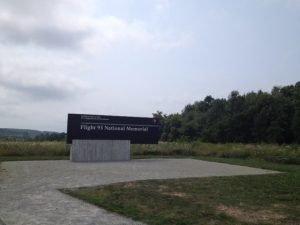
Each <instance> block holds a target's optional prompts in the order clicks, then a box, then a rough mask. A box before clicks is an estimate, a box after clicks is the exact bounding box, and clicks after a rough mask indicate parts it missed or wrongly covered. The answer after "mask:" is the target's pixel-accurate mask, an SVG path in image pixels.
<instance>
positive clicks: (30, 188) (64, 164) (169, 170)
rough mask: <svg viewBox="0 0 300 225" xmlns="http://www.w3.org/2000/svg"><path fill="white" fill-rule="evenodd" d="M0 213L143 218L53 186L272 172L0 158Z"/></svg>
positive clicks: (45, 222)
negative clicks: (97, 204) (5, 159)
mask: <svg viewBox="0 0 300 225" xmlns="http://www.w3.org/2000/svg"><path fill="white" fill-rule="evenodd" d="M1 166H2V169H4V170H5V172H4V173H2V174H0V176H1V177H0V178H1V179H0V218H1V219H2V220H3V222H4V223H5V224H6V225H49V224H51V225H98V224H99V225H100V224H101V225H134V224H142V223H139V222H135V221H132V220H130V219H128V218H124V217H122V216H120V215H116V214H113V213H110V212H107V211H106V210H104V209H100V208H97V207H95V206H93V205H90V204H88V203H85V202H82V201H80V200H78V199H75V198H72V197H70V196H68V195H65V194H62V193H61V192H59V191H58V190H57V189H59V188H71V187H81V186H94V185H101V184H110V183H116V182H121V181H133V180H145V179H167V178H183V177H207V176H232V175H250V174H265V173H274V172H272V171H268V170H262V169H255V168H250V167H243V166H233V165H228V164H223V163H213V162H206V161H201V160H193V159H145V160H132V161H128V162H104V163H72V162H70V161H26V162H3V163H2V164H1Z"/></svg>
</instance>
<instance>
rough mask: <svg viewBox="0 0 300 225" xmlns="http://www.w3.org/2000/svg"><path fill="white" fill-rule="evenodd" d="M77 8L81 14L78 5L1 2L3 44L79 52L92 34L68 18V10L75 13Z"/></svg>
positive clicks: (33, 0) (35, 0) (0, 36)
mask: <svg viewBox="0 0 300 225" xmlns="http://www.w3.org/2000/svg"><path fill="white" fill-rule="evenodd" d="M75 6H76V7H77V10H82V9H80V7H79V6H80V4H79V3H78V2H77V1H68V0H61V1H58V0H54V1H39V0H26V1H16V0H10V1H3V0H0V30H1V32H0V41H1V42H2V43H6V44H21V45H24V44H33V45H38V46H43V47H47V48H69V49H76V48H78V47H80V43H81V42H82V40H84V39H85V38H86V37H87V36H89V35H90V32H91V30H89V29H88V28H87V27H84V26H82V27H80V28H78V27H77V24H76V21H74V20H75V19H76V17H75V18H73V17H72V16H71V17H70V16H68V15H67V16H65V14H68V13H67V12H68V11H67V9H69V10H76V7H75ZM74 7H75V8H74ZM60 11H65V12H66V13H65V14H63V13H59V12H60Z"/></svg>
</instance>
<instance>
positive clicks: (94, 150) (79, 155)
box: [70, 140, 130, 162]
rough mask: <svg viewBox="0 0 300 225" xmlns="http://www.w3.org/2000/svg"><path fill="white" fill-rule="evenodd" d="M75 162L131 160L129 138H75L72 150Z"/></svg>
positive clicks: (71, 153) (72, 159)
mask: <svg viewBox="0 0 300 225" xmlns="http://www.w3.org/2000/svg"><path fill="white" fill-rule="evenodd" d="M70 160H71V161H73V162H102V161H124V160H130V141H129V140H73V141H72V146H71V150H70Z"/></svg>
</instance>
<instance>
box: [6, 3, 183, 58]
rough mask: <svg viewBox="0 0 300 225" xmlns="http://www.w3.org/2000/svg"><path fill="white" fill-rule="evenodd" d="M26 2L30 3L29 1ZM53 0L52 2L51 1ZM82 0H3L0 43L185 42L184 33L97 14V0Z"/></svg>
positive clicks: (94, 48) (82, 46)
mask: <svg viewBox="0 0 300 225" xmlns="http://www.w3.org/2000/svg"><path fill="white" fill-rule="evenodd" d="M25 2H26V3H25ZM50 2H51V4H50ZM82 2H83V1H79V0H73V1H71V0H60V1H59V0H53V1H40V0H27V1H17V0H11V1H5V0H0V30H1V33H0V43H3V44H6V45H9V44H12V45H14V44H19V45H34V46H40V47H44V48H48V49H52V50H57V49H62V50H66V49H67V50H78V49H79V50H83V51H85V52H88V53H97V52H101V50H103V48H108V47H111V46H114V45H116V44H122V43H128V42H131V43H133V44H135V45H142V46H148V47H149V46H150V47H154V48H156V47H157V46H161V47H163V46H168V48H169V49H170V48H178V47H183V46H182V45H170V44H169V43H170V42H172V43H175V42H177V43H179V42H181V43H184V41H182V40H181V39H180V35H176V34H175V35H172V36H170V37H168V38H167V40H166V39H165V38H163V39H161V38H160V37H162V36H164V34H162V33H161V32H160V31H155V30H151V29H149V28H147V25H146V24H145V23H143V22H142V21H138V20H133V21H126V20H124V19H122V18H119V17H116V16H112V15H108V16H107V15H106V16H96V15H95V13H94V12H93V9H94V8H96V1H92V0H90V1H84V4H83V3H82ZM169 5H170V2H169V1H168V0H159V1H156V9H157V10H160V11H161V10H164V9H165V8H167V7H169Z"/></svg>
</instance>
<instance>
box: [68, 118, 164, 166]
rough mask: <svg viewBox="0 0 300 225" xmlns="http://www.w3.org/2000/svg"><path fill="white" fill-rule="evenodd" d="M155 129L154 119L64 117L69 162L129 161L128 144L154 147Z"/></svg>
mask: <svg viewBox="0 0 300 225" xmlns="http://www.w3.org/2000/svg"><path fill="white" fill-rule="evenodd" d="M158 130H159V123H158V121H157V119H155V118H145V117H124V116H106V115H87V114H68V128H67V143H68V144H72V146H71V152H70V160H71V161H80V162H90V161H116V160H129V159H130V144H157V143H158V138H159V131H158Z"/></svg>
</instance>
